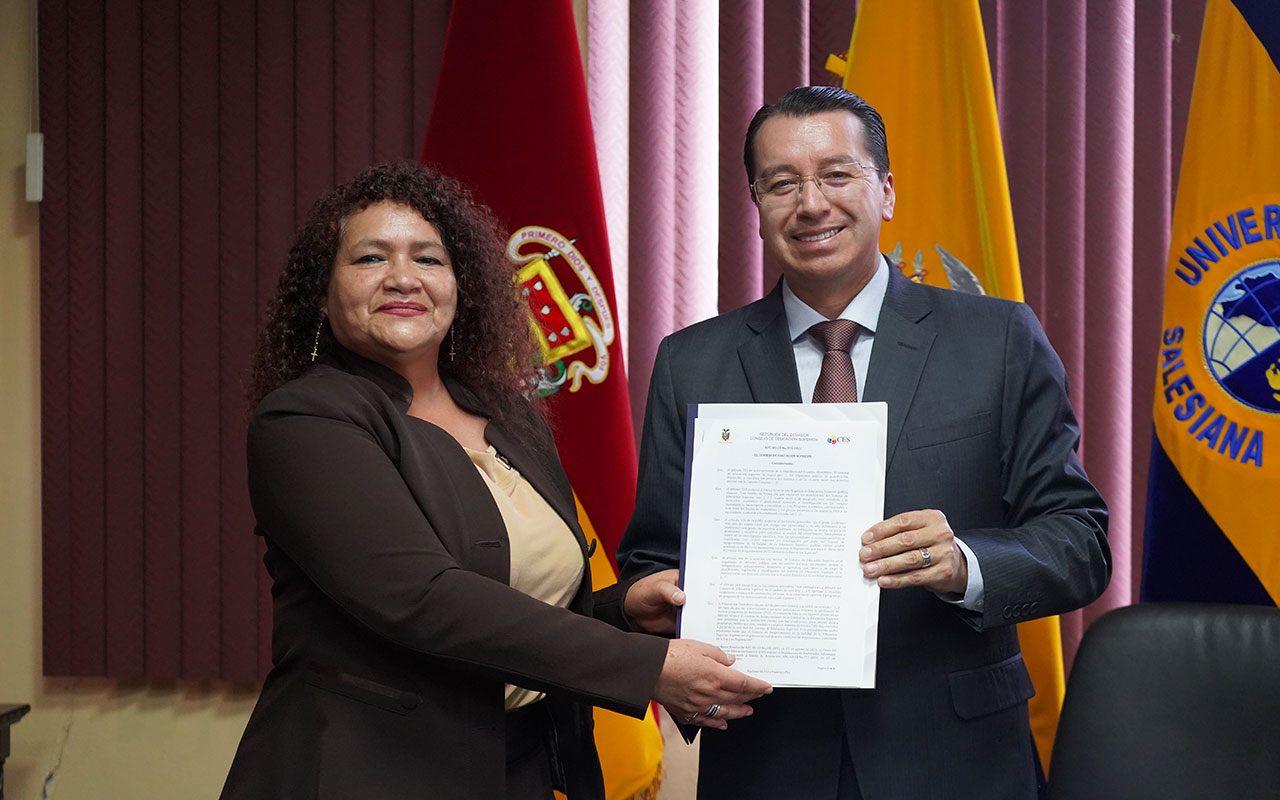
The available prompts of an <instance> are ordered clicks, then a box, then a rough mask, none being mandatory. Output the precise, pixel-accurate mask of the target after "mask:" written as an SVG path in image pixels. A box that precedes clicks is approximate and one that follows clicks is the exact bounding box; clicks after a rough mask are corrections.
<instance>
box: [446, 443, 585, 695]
mask: <svg viewBox="0 0 1280 800" xmlns="http://www.w3.org/2000/svg"><path fill="white" fill-rule="evenodd" d="M463 449H465V450H466V451H467V455H468V456H470V457H471V462H472V463H473V464H475V465H476V469H477V470H479V471H480V474H481V475H482V476H483V477H484V482H485V484H486V485H487V486H488V487H489V492H490V493H491V494H492V495H493V500H494V502H495V503H497V504H498V510H499V511H501V512H502V521H503V523H504V524H505V525H506V526H507V537H508V539H509V540H510V544H511V587H512V588H514V589H518V590H519V591H521V592H524V593H525V594H527V595H529V596H530V597H534V598H537V599H538V600H541V601H542V602H544V603H549V604H551V605H554V606H560V607H561V608H567V607H568V606H569V602H570V601H571V600H572V599H573V596H574V595H575V594H576V593H577V591H578V585H579V584H580V583H582V576H583V569H584V567H583V561H582V550H581V548H579V546H578V542H577V540H576V539H574V537H573V532H572V531H570V530H569V526H568V525H566V524H565V522H564V520H563V519H561V518H560V515H559V514H557V513H556V512H555V510H554V509H552V508H551V506H550V505H549V504H548V503H547V501H546V500H544V499H543V498H542V495H540V494H538V492H537V491H536V490H535V489H534V488H533V487H532V486H530V485H529V482H528V481H527V480H525V479H524V477H523V476H522V475H521V474H520V473H519V472H517V471H516V470H515V469H514V468H513V467H511V466H510V465H509V464H507V462H506V461H505V460H504V459H502V458H500V457H499V456H498V452H497V450H496V449H494V447H493V445H490V446H489V448H488V449H487V450H472V449H471V448H469V447H466V448H463ZM542 697H543V693H542V692H535V691H532V690H529V689H524V688H521V687H519V686H513V685H511V684H507V690H506V708H507V710H508V711H510V710H512V709H516V708H520V707H521V706H526V705H528V704H530V703H532V702H534V701H536V700H541V699H542Z"/></svg>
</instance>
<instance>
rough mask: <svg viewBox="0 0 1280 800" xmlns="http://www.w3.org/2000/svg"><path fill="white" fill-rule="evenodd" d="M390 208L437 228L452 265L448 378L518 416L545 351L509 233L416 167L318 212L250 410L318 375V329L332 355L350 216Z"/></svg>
mask: <svg viewBox="0 0 1280 800" xmlns="http://www.w3.org/2000/svg"><path fill="white" fill-rule="evenodd" d="M383 201H389V202H393V203H399V204H401V205H405V206H408V207H409V208H412V209H414V210H415V211H417V212H418V213H419V214H421V215H422V218H423V219H425V220H427V221H428V222H430V223H431V224H433V225H435V226H436V228H437V229H438V230H439V231H440V236H441V238H442V240H443V242H444V246H445V248H446V249H447V250H448V251H449V256H450V258H451V259H452V261H453V272H454V276H455V278H456V279H457V284H458V304H457V313H456V315H455V317H454V320H453V325H452V330H451V331H450V334H449V335H450V336H452V337H453V341H452V345H453V347H454V349H456V351H457V352H458V354H459V355H461V357H460V358H455V359H450V358H449V355H448V350H447V348H444V347H442V348H441V354H440V358H439V360H438V362H437V365H438V367H439V370H440V372H441V374H444V375H450V376H453V377H455V378H456V379H458V380H459V381H460V382H461V383H462V384H463V385H465V386H466V387H467V388H468V389H470V390H471V391H472V392H474V393H475V394H476V396H477V397H478V398H479V400H480V402H481V403H482V404H483V406H484V407H485V409H486V411H488V412H489V413H491V414H492V415H494V416H496V417H498V418H501V419H507V420H512V421H514V419H515V418H519V417H520V416H522V415H519V414H515V415H514V416H513V412H514V411H515V409H516V407H517V405H518V404H519V402H520V401H519V399H518V398H519V397H520V396H521V395H522V394H528V392H527V390H526V387H528V386H536V382H535V383H532V384H530V383H529V381H531V380H533V381H536V378H535V373H534V359H535V356H536V355H537V352H538V345H537V342H536V340H535V339H534V337H533V330H532V328H531V326H530V325H529V318H528V308H527V306H526V305H525V303H524V301H523V300H522V298H521V297H520V296H519V294H518V293H517V290H516V286H515V281H514V276H515V267H514V265H512V264H511V262H510V261H508V260H507V258H506V254H505V251H504V243H505V241H506V235H505V234H504V233H503V231H502V228H501V226H500V225H499V223H498V221H497V220H496V219H494V217H493V214H492V213H491V212H490V211H489V209H488V208H486V207H485V206H483V205H481V204H480V203H479V202H477V201H476V200H475V199H474V198H473V197H472V195H471V192H470V191H469V190H468V189H467V188H466V187H464V186H463V185H462V184H461V183H459V182H458V181H456V180H454V179H452V178H449V177H446V176H444V175H440V174H438V173H436V172H434V171H432V170H431V169H429V168H427V167H424V166H422V165H420V164H414V163H409V162H404V163H392V164H378V165H376V166H373V167H370V168H368V169H366V170H365V171H364V172H361V173H360V174H359V175H357V176H355V177H354V178H352V179H351V180H350V181H347V182H346V183H344V184H342V185H341V186H338V187H337V188H335V189H333V190H332V191H331V192H329V193H328V194H326V195H325V196H324V197H322V198H320V200H319V201H317V202H316V204H315V205H314V206H313V207H312V208H311V213H310V214H309V215H308V216H307V221H306V222H305V223H304V224H303V226H302V228H301V229H300V230H299V231H298V233H297V235H296V236H295V238H294V242H293V247H292V248H290V250H289V260H288V262H287V263H286V264H285V268H284V273H283V274H281V276H280V284H279V286H278V287H277V288H276V293H275V295H274V296H273V297H272V298H271V300H270V301H269V302H268V304H267V309H266V316H265V318H264V320H263V326H262V330H261V331H260V333H259V335H258V347H257V350H256V351H255V352H254V354H253V362H252V367H251V372H250V376H249V397H250V400H251V402H252V404H253V405H257V403H258V402H259V401H260V400H261V399H262V398H263V397H265V396H266V395H267V394H269V393H270V392H271V391H272V390H274V389H276V388H277V387H279V386H281V385H282V384H284V383H286V382H288V381H290V380H293V379H294V378H296V377H298V376H299V375H301V374H302V373H303V372H305V371H306V370H307V369H309V368H310V367H311V361H312V359H311V349H312V344H313V343H314V342H315V339H316V330H317V329H319V330H320V347H319V352H320V353H324V352H325V351H326V350H329V349H331V348H332V347H333V344H334V339H333V332H332V330H331V329H330V327H329V324H328V321H327V320H326V319H325V317H324V314H323V313H322V312H321V310H320V306H321V300H322V299H323V298H324V296H325V294H326V293H327V292H328V289H329V278H330V275H332V273H333V264H334V259H335V258H336V257H337V254H338V246H339V243H340V239H341V237H342V231H343V229H344V227H345V223H346V221H347V220H348V219H350V218H351V217H352V216H353V215H355V214H358V213H359V212H361V211H363V210H364V209H366V208H368V207H369V206H371V205H374V204H375V203H380V202H383Z"/></svg>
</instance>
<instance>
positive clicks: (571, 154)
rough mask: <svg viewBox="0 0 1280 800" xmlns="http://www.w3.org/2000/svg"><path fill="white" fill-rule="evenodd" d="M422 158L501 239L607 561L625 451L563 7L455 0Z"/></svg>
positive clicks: (559, 0)
mask: <svg viewBox="0 0 1280 800" xmlns="http://www.w3.org/2000/svg"><path fill="white" fill-rule="evenodd" d="M422 160H423V161H424V162H426V163H428V164H433V165H435V166H436V167H438V168H439V169H441V170H442V171H444V172H446V173H448V174H450V175H453V176H454V177H456V178H458V179H459V180H461V181H463V182H464V183H466V184H468V185H469V186H471V187H472V188H473V189H475V190H476V191H477V192H478V194H479V196H480V199H481V200H483V201H484V202H485V203H486V204H487V205H488V206H489V207H490V208H491V209H493V212H494V213H495V214H496V215H497V217H498V219H500V220H502V222H503V223H505V224H506V226H507V229H508V230H509V231H510V232H511V233H512V234H513V237H512V239H511V242H510V247H509V249H508V253H509V255H512V256H513V257H514V258H516V259H517V260H521V261H523V263H524V264H525V269H524V271H523V273H522V277H525V278H526V280H525V281H524V284H525V287H526V288H527V289H528V290H529V291H530V297H531V300H532V301H533V308H534V312H535V319H536V320H537V322H538V328H539V330H540V332H541V334H542V337H543V342H544V345H545V349H544V355H546V356H547V357H548V365H549V366H548V370H547V372H548V377H549V378H550V379H551V380H552V381H558V383H556V385H553V386H550V387H547V388H545V389H544V393H545V392H550V394H549V396H548V398H547V399H548V404H549V406H550V409H551V415H552V417H553V423H554V427H555V428H556V440H557V444H558V445H559V449H560V457H561V459H562V460H563V461H564V467H565V471H566V472H568V474H569V481H570V483H572V484H573V488H574V491H575V492H576V493H577V495H578V498H579V499H580V500H581V502H582V505H583V506H584V507H585V509H586V511H587V514H588V515H589V516H590V518H591V523H592V526H593V527H594V529H595V531H596V533H597V534H598V535H599V537H600V540H601V541H600V544H601V545H602V546H603V547H604V550H605V552H606V553H607V554H608V556H609V559H610V561H611V562H612V561H613V557H614V551H615V550H616V548H617V545H618V540H619V539H621V537H622V530H623V528H625V527H626V524H627V519H628V518H629V517H630V516H631V508H632V506H633V505H634V504H635V486H636V449H635V437H634V434H633V432H632V426H631V404H630V401H629V399H628V395H627V377H626V373H625V371H624V370H623V365H622V340H621V336H620V335H619V331H618V325H617V318H616V317H615V316H614V307H615V303H614V292H613V274H612V269H611V267H610V263H609V244H608V239H607V236H606V233H605V217H604V200H603V198H602V197H601V194H600V176H599V172H598V170H597V167H596V151H595V141H594V139H593V138H592V133H591V117H590V113H589V110H588V106H587V87H586V81H585V79H584V78H583V73H582V60H581V56H580V55H579V51H578V37H577V32H576V29H575V28H574V21H573V10H572V7H571V5H570V2H569V0H536V1H531V2H523V3H507V2H498V1H497V0H457V1H456V2H454V4H453V10H452V13H451V15H450V17H449V31H448V36H447V38H446V41H445V48H444V61H443V64H442V65H441V68H440V78H439V84H438V85H437V87H436V96H435V103H434V105H433V107H432V110H431V124H430V126H429V128H428V129H427V135H426V141H425V143H424V144H423V148H422ZM614 570H615V572H616V564H614Z"/></svg>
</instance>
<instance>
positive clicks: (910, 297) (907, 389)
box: [862, 268, 937, 468]
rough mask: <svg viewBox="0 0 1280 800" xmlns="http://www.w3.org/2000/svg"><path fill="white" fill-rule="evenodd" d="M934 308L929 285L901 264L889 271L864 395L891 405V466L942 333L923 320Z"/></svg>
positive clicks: (887, 462)
mask: <svg viewBox="0 0 1280 800" xmlns="http://www.w3.org/2000/svg"><path fill="white" fill-rule="evenodd" d="M930 310H931V308H930V305H929V298H928V295H927V292H926V290H925V289H923V288H921V287H920V286H917V285H916V284H914V283H912V282H911V281H910V280H908V279H907V278H905V277H904V276H903V275H902V273H901V272H899V271H898V270H897V269H896V268H890V270H889V287H888V289H887V290H886V292H885V297H884V305H883V306H882V307H881V308H880V319H879V321H878V323H877V327H876V338H875V344H874V345H873V346H872V348H871V364H870V366H869V367H868V368H867V379H866V383H867V385H866V387H865V390H864V392H863V394H862V399H863V400H865V401H867V402H872V401H884V402H886V403H888V404H889V429H888V437H887V439H886V450H885V467H886V468H887V467H888V466H889V465H890V464H892V463H893V454H894V452H895V451H896V450H897V446H898V440H899V439H900V438H901V436H902V427H903V424H904V423H905V422H906V418H907V412H908V411H909V410H910V408H911V403H912V401H913V400H914V399H915V395H916V387H917V386H919V384H920V375H921V373H923V372H924V365H925V362H926V361H927V360H928V357H929V350H930V348H932V347H933V340H934V339H935V338H936V336H937V334H936V333H934V332H933V331H932V330H930V329H929V328H928V327H927V326H926V325H922V324H921V322H922V320H924V318H925V317H927V316H928V315H929V312H930Z"/></svg>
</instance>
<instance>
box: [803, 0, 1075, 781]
mask: <svg viewBox="0 0 1280 800" xmlns="http://www.w3.org/2000/svg"><path fill="white" fill-rule="evenodd" d="M886 65H892V66H891V67H886ZM827 68H828V69H829V70H831V71H832V72H835V73H837V74H839V75H842V76H843V77H844V81H843V85H844V88H846V89H848V90H849V91H851V92H854V93H856V94H858V95H860V96H861V97H863V98H864V99H866V101H867V102H868V103H870V104H871V105H873V106H875V108H876V110H877V111H879V112H880V114H881V116H883V117H884V121H885V127H886V129H887V131H888V137H889V155H890V158H891V166H892V171H893V177H894V188H895V189H896V191H897V195H898V200H897V206H896V207H895V208H894V212H893V221H892V222H888V223H885V225H884V227H882V228H881V229H880V249H881V250H882V251H883V252H884V253H886V254H888V255H889V257H890V258H891V259H893V260H894V261H895V262H896V263H897V265H898V268H899V269H901V270H902V271H903V273H905V274H906V275H907V276H908V277H910V278H911V279H912V280H915V281H918V282H921V283H928V284H931V285H933V286H942V287H946V288H951V289H955V290H956V291H961V292H972V293H976V294H988V295H992V296H995V297H1003V298H1005V299H1008V300H1019V301H1021V300H1022V272H1021V270H1020V268H1019V265H1018V247H1017V241H1016V239H1015V238H1014V231H1013V209H1012V206H1011V204H1010V200H1009V184H1008V180H1007V177H1006V172H1005V163H1004V149H1003V147H1002V145H1001V140H1000V125H999V121H998V119H997V117H996V99H995V91H994V89H993V88H992V83H991V67H990V63H989V61H988V59H987V43H986V38H985V37H984V35H983V32H982V15H981V12H980V11H979V8H978V0H862V2H861V3H859V4H858V16H857V18H856V19H855V21H854V28H853V35H852V37H851V41H850V44H849V54H848V57H847V61H846V60H844V59H841V58H838V57H836V56H832V58H831V59H830V60H829V61H828V63H827ZM944 510H945V509H944ZM1018 638H1019V640H1020V641H1021V644H1022V654H1023V658H1024V659H1025V660H1026V662H1027V669H1028V671H1029V672H1030V673H1031V680H1032V681H1033V682H1034V684H1035V687H1036V696H1035V697H1033V698H1032V699H1031V702H1030V703H1029V704H1028V709H1029V712H1030V715H1031V730H1032V733H1033V734H1034V735H1035V739H1036V748H1037V749H1038V750H1039V752H1040V757H1041V761H1042V763H1043V764H1045V765H1046V766H1047V765H1048V763H1049V754H1050V752H1052V750H1053V739H1054V734H1055V733H1056V731H1057V727H1058V715H1059V713H1060V712H1061V710H1062V698H1063V693H1064V692H1065V690H1066V676H1065V672H1064V666H1063V660H1062V637H1061V632H1060V627H1059V622H1058V618H1057V617H1045V618H1042V619H1037V620H1033V621H1031V622H1024V623H1022V624H1021V625H1019V626H1018Z"/></svg>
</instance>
